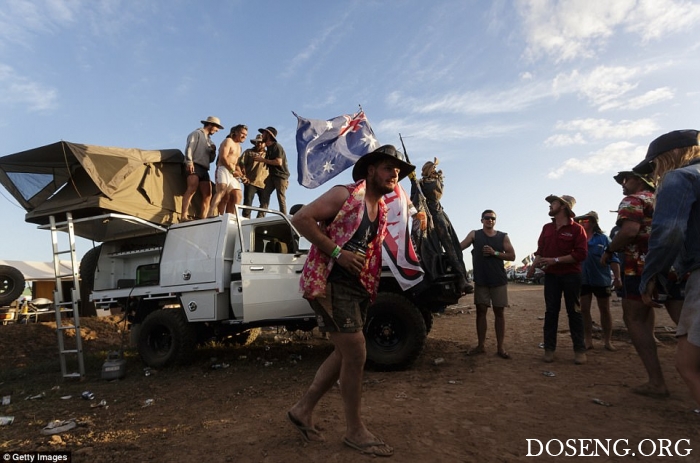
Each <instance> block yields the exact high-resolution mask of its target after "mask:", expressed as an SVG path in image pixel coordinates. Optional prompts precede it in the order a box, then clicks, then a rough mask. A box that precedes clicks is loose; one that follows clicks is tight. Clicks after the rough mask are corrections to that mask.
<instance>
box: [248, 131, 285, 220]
mask: <svg viewBox="0 0 700 463" xmlns="http://www.w3.org/2000/svg"><path fill="white" fill-rule="evenodd" d="M258 132H260V133H261V134H262V137H263V142H264V143H265V146H267V156H265V157H263V156H255V157H254V158H253V159H254V160H255V161H257V162H262V163H264V164H266V165H267V169H268V171H269V174H268V176H267V178H266V179H265V188H264V189H263V191H262V194H261V195H260V207H261V208H263V209H267V208H268V207H269V206H270V197H271V196H272V192H273V191H277V202H278V203H279V210H280V212H282V214H286V213H287V199H286V192H287V187H288V186H289V168H288V167H287V154H286V153H285V152H284V148H282V145H280V144H279V143H277V129H275V128H274V127H267V128H265V129H258ZM259 215H260V216H261V217H265V213H264V212H262V213H260V214H259Z"/></svg>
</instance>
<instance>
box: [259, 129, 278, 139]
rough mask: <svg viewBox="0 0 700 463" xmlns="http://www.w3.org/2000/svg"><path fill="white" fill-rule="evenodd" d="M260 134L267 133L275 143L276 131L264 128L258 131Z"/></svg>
mask: <svg viewBox="0 0 700 463" xmlns="http://www.w3.org/2000/svg"><path fill="white" fill-rule="evenodd" d="M258 132H260V133H268V134H270V136H271V137H272V139H273V140H275V141H277V129H276V128H274V127H266V128H264V129H258Z"/></svg>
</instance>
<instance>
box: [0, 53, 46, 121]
mask: <svg viewBox="0 0 700 463" xmlns="http://www.w3.org/2000/svg"><path fill="white" fill-rule="evenodd" d="M57 98H58V92H57V91H56V89H54V88H51V87H46V86H44V85H42V84H40V83H37V82H34V81H32V80H30V79H28V78H26V77H23V76H20V75H18V74H17V73H16V72H15V70H14V69H12V68H11V67H10V66H7V65H4V64H0V104H2V105H3V106H4V105H9V106H20V107H22V106H27V108H28V109H29V110H30V111H45V110H48V109H52V108H54V107H55V106H56V100H57Z"/></svg>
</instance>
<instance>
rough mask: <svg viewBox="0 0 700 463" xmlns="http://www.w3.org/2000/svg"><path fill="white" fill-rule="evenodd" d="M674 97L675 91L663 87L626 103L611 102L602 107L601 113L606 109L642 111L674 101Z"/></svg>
mask: <svg viewBox="0 0 700 463" xmlns="http://www.w3.org/2000/svg"><path fill="white" fill-rule="evenodd" d="M673 96H674V92H673V90H671V89H670V88H668V87H661V88H657V89H654V90H650V91H648V92H646V93H644V94H643V95H639V96H637V97H633V98H630V99H628V100H627V101H626V102H621V101H615V102H610V103H608V104H606V105H603V106H601V107H600V110H601V111H605V110H606V109H613V108H619V109H641V108H644V107H646V106H650V105H653V104H656V103H660V102H662V101H667V100H672V99H673Z"/></svg>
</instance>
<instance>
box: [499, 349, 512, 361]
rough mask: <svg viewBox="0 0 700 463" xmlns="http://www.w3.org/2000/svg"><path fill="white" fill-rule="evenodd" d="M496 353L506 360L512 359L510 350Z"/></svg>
mask: <svg viewBox="0 0 700 463" xmlns="http://www.w3.org/2000/svg"><path fill="white" fill-rule="evenodd" d="M496 355H498V356H499V357H501V358H502V359H504V360H510V359H511V357H510V354H509V353H508V352H506V351H503V352H498V353H497V354H496Z"/></svg>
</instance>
